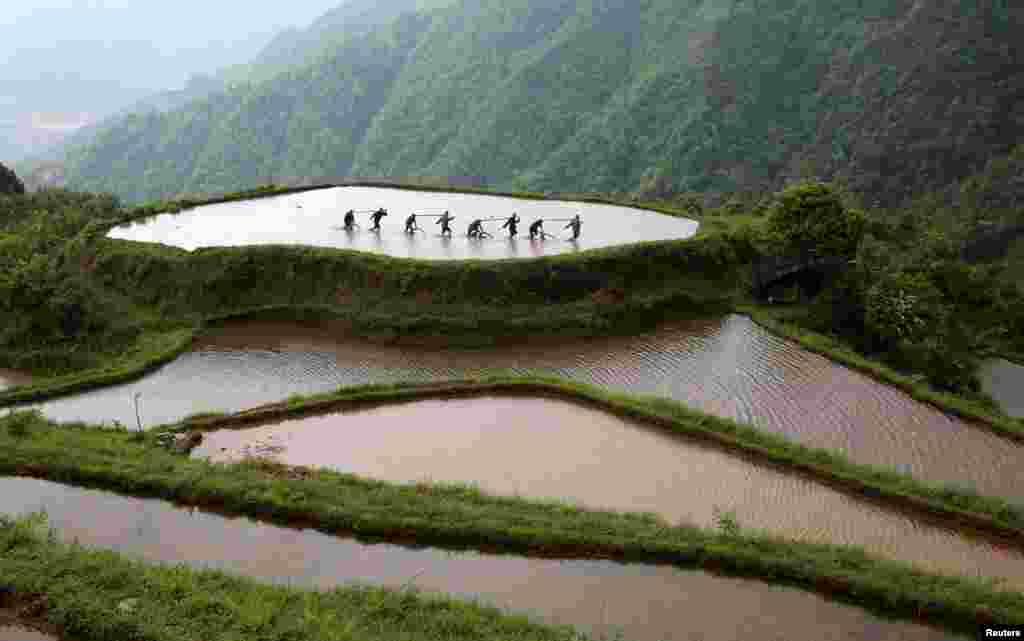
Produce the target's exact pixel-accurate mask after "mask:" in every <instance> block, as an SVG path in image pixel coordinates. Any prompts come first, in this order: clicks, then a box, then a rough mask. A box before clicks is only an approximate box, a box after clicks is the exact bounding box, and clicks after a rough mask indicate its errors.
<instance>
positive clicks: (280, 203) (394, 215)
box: [110, 187, 697, 259]
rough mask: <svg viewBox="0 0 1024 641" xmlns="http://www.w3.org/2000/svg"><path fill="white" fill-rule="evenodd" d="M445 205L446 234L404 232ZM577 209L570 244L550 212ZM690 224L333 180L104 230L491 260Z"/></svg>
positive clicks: (692, 228) (664, 234) (598, 208)
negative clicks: (507, 227) (509, 226)
mask: <svg viewBox="0 0 1024 641" xmlns="http://www.w3.org/2000/svg"><path fill="white" fill-rule="evenodd" d="M377 207H384V208H386V209H388V210H389V215H388V216H387V217H386V218H384V219H383V221H382V222H381V229H380V231H378V232H372V231H370V226H371V223H370V221H369V220H368V214H367V213H359V214H357V221H358V224H359V225H360V227H359V228H358V229H355V230H345V229H342V228H341V224H342V217H343V216H344V212H345V211H347V210H348V209H355V210H364V209H376V208H377ZM445 209H448V210H449V211H450V212H451V213H452V215H453V216H455V218H456V220H455V221H454V222H453V223H452V232H453V233H452V237H451V238H447V237H442V236H441V235H440V227H439V226H438V225H436V224H435V223H436V220H437V219H436V218H434V217H428V216H426V215H424V216H421V217H419V218H418V219H417V224H418V225H419V226H420V227H421V228H422V229H423V231H422V232H416V233H413V234H406V233H405V231H404V229H405V218H406V216H407V215H408V214H410V213H412V212H414V211H416V212H418V211H424V210H428V211H429V212H430V213H431V215H433V214H435V213H440V212H441V211H443V210H445ZM513 212H517V213H519V215H520V217H521V218H522V219H523V222H522V224H520V235H519V236H518V237H517V238H515V239H510V238H508V237H507V235H506V234H505V233H503V230H502V229H501V225H502V223H501V222H500V221H490V222H485V223H484V228H485V229H486V230H487V231H488V232H489V233H490V234H492V235H493V238H484V239H469V238H466V229H467V227H468V226H469V223H470V222H471V221H472V220H473V219H475V218H481V219H485V220H486V219H487V218H504V217H507V216H511V215H512V213H513ZM577 213H578V214H580V215H581V217H582V220H583V230H582V233H581V236H580V238H579V240H578V241H576V242H568V241H567V240H566V239H568V238H569V236H570V233H569V230H565V229H563V227H564V225H565V222H556V221H554V220H551V219H555V218H558V219H561V218H569V217H572V216H574V215H576V214H577ZM537 218H544V219H546V220H549V222H547V223H545V226H544V228H545V231H547V232H548V233H550V234H555V236H556V238H551V239H548V240H545V241H531V240H529V238H528V235H527V233H526V232H527V228H528V225H529V223H530V222H532V221H533V220H535V219H537ZM696 231H697V223H696V222H695V221H692V220H687V219H683V218H675V217H672V216H666V215H664V214H658V213H655V212H651V211H645V210H641V209H634V208H629V207H618V206H615V205H598V204H590V203H574V202H567V201H532V200H522V199H517V198H506V197H500V196H480V195H476V194H455V193H435V192H417V191H410V190H401V189H384V188H375V187H339V188H333V189H322V190H315V191H310V192H304V193H299V194H291V195H287V196H277V197H274V198H264V199H257V200H250V201H242V202H234V203H221V204H217V205H207V206H204V207H199V208H196V209H192V210H187V211H184V212H181V213H179V214H175V215H172V214H164V215H161V216H157V217H156V218H154V219H151V220H150V221H145V222H136V223H133V224H131V225H128V226H126V227H119V228H117V229H114V230H112V231H111V233H110V236H111V237H113V238H126V239H130V240H138V241H145V242H160V243H164V244H167V245H173V246H176V247H181V248H184V249H188V250H193V249H196V248H197V247H214V246H232V245H262V244H303V245H316V246H321V247H335V248H339V249H355V250H359V251H370V252H376V253H384V254H389V255H392V256H402V257H408V258H423V259H467V258H480V259H495V258H529V257H537V256H545V255H551V254H560V253H564V252H573V251H581V250H585V249H594V248H598V247H606V246H609V245H621V244H626V243H635V242H641V241H653V240H665V239H680V238H688V237H690V236H692V235H693V234H694V233H695V232H696Z"/></svg>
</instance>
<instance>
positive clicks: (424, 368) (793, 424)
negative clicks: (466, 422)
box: [42, 315, 1024, 500]
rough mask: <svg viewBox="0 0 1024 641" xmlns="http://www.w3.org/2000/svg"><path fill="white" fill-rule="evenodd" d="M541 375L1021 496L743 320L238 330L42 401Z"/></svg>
mask: <svg viewBox="0 0 1024 641" xmlns="http://www.w3.org/2000/svg"><path fill="white" fill-rule="evenodd" d="M496 370H497V371H511V372H514V373H519V374H525V373H544V374H555V375H559V376H564V377H567V378H572V379H576V380H580V381H584V382H587V383H591V384H594V385H598V386H601V387H607V388H610V389H615V390H624V391H628V392H634V393H642V394H653V395H657V396H662V397H667V398H672V399H675V400H678V401H681V402H684V403H687V404H689V405H691V406H693V407H696V408H699V409H702V410H704V411H707V412H709V413H713V414H717V415H721V416H726V417H729V418H736V419H739V420H742V421H748V422H751V423H754V424H756V425H758V426H759V427H762V428H764V429H767V430H771V431H774V432H778V433H781V434H784V435H786V436H787V437H790V438H793V439H794V440H797V441H799V442H802V443H806V444H808V445H811V446H815V447H822V448H827V449H831V450H837V451H840V452H844V453H845V454H846V455H847V456H849V457H850V458H851V459H853V460H854V461H857V462H862V463H869V464H875V465H884V466H888V467H892V468H896V466H897V465H906V466H908V467H907V468H905V469H908V470H909V471H910V472H912V473H913V474H914V475H915V476H917V477H919V478H921V479H924V480H926V481H940V482H954V483H959V484H964V485H970V486H974V487H975V488H977V489H978V491H980V492H982V493H985V494H991V495H997V496H1002V497H1006V498H1009V499H1010V500H1020V496H1021V480H1020V479H1021V477H1020V472H1019V470H1021V469H1024V448H1022V447H1021V446H1020V445H1017V444H1014V443H1011V442H1008V441H1007V440H1005V439H1002V438H999V437H998V436H995V435H994V434H992V433H990V432H989V431H987V430H985V429H983V428H980V427H977V426H972V425H971V424H970V423H967V422H965V421H962V420H960V419H957V418H954V417H951V416H948V415H946V414H943V413H942V412H941V411H939V410H937V409H935V408H933V407H931V406H930V405H926V404H923V403H919V402H917V401H915V400H913V399H912V398H910V397H909V396H908V395H907V394H905V393H903V392H901V391H899V390H897V389H895V388H892V387H889V386H886V385H884V384H881V383H878V382H876V381H874V380H872V379H870V378H868V377H867V376H864V375H862V374H860V373H858V372H855V371H853V370H850V369H847V368H845V367H842V366H840V365H837V364H835V363H832V362H831V361H829V360H828V359H825V358H823V357H821V356H818V355H817V354H813V353H811V352H808V351H806V350H804V349H802V348H800V347H799V346H798V345H796V344H794V343H791V342H789V341H786V340H784V339H781V338H778V337H776V336H773V335H771V334H769V333H768V332H766V331H764V330H763V329H761V328H760V327H758V326H757V325H755V324H754V323H753V322H751V321H750V320H749V319H748V318H746V317H743V316H738V315H730V316H727V317H724V318H720V319H715V320H703V321H687V322H678V323H670V324H665V325H663V326H661V327H660V328H659V329H657V330H655V331H651V332H646V333H642V334H639V335H636V336H627V337H604V338H592V339H587V340H573V341H566V340H565V339H563V338H560V337H557V336H552V337H545V336H537V337H535V338H533V339H531V340H530V341H529V342H527V343H523V344H517V345H513V346H507V347H499V348H489V349H486V350H459V349H451V350H438V349H431V348H420V347H410V346H400V345H375V344H370V343H366V342H363V341H359V340H355V339H352V338H350V337H347V336H345V335H344V333H343V332H341V331H340V330H336V329H334V328H332V326H330V325H321V326H318V325H311V324H297V323H253V322H244V321H239V322H234V323H231V324H228V325H225V326H224V327H222V328H219V329H216V330H212V331H211V332H210V333H208V334H207V335H206V336H204V337H203V338H202V339H200V340H199V341H198V342H197V343H196V345H195V346H194V350H193V351H192V352H190V353H188V354H185V355H183V356H181V357H180V358H178V359H176V360H175V361H174V362H172V363H170V364H168V365H167V366H165V367H163V368H161V369H160V370H158V371H156V372H154V373H153V374H151V375H149V376H147V377H145V378H144V379H141V380H139V381H135V382H133V383H129V384H126V385H119V386H114V387H109V388H105V389H100V390H95V391H91V392H87V393H84V394H81V395H78V396H75V397H69V398H64V399H56V400H53V401H49V402H47V403H44V404H43V406H42V407H43V410H44V412H45V413H46V414H47V415H48V416H50V417H52V418H54V419H56V420H63V421H70V420H87V421H93V422H103V421H111V420H118V421H121V422H122V423H124V424H126V425H134V424H135V413H134V410H133V409H132V403H131V398H132V395H133V394H134V393H136V392H141V393H142V398H141V408H142V418H143V422H144V424H145V425H149V426H152V425H156V424H159V423H165V422H171V421H174V420H178V419H181V418H183V417H184V416H186V415H188V414H192V413H196V412H205V411H239V410H242V409H245V408H248V407H253V406H255V405H259V404H262V403H268V402H273V401H279V400H282V399H284V398H287V397H288V396H290V395H292V394H311V393H316V392H325V391H329V390H332V389H335V388H337V387H338V386H341V385H358V384H364V383H371V382H392V381H402V380H411V381H430V380H438V379H445V378H462V377H467V376H475V375H479V374H481V373H484V372H486V371H496Z"/></svg>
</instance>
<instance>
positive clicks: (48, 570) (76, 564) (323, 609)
mask: <svg viewBox="0 0 1024 641" xmlns="http://www.w3.org/2000/svg"><path fill="white" fill-rule="evenodd" d="M0 550H3V551H4V553H3V554H2V555H0V597H2V596H3V594H2V592H3V590H6V591H7V592H8V595H7V597H6V598H7V600H13V601H14V602H15V604H17V603H18V600H21V601H22V602H23V603H24V602H34V603H45V604H46V605H45V607H44V608H43V612H41V613H40V614H41V616H42V617H45V618H46V619H47V620H48V621H49V622H50V623H52V624H55V625H57V626H58V628H59V629H60V630H61V631H62V632H63V633H64V634H66V635H68V636H73V637H75V638H77V639H80V640H81V641H114V640H118V641H120V640H124V639H135V640H139V641H189V640H195V641H212V640H214V639H217V640H218V641H235V640H237V641H253V640H256V639H268V640H269V639H276V640H281V641H284V640H292V641H299V640H305V639H309V640H316V641H321V640H323V641H327V640H332V641H333V640H337V641H348V640H353V641H354V640H356V639H359V640H360V641H399V640H401V641H406V640H408V641H414V640H415V641H421V640H422V641H434V640H437V641H440V640H444V641H458V640H460V639H465V640H467V641H468V640H471V639H472V640H476V639H495V640H499V639H500V640H509V641H513V640H518V639H522V640H524V641H525V640H527V639H529V640H531V641H533V640H536V641H544V640H549V639H550V640H552V641H556V640H557V641H570V640H574V639H581V638H582V637H581V636H580V635H578V634H577V633H576V632H574V631H573V630H572V629H570V628H568V627H564V626H560V627H555V626H546V625H540V624H537V623H534V622H531V621H529V620H527V619H526V618H525V617H522V616H516V615H509V614H505V613H502V612H501V611H499V610H497V609H495V608H489V607H484V606H481V605H478V604H474V603H470V602H467V601H458V600H455V599H451V598H446V597H443V596H439V595H434V594H426V593H421V592H418V591H416V590H414V589H404V590H393V589H385V588H376V587H368V586H352V587H343V588H338V589H335V590H332V591H330V592H312V591H305V590H298V589H294V588H289V587H282V586H269V585H261V584H259V583H256V582H254V581H252V580H249V579H245V578H241V577H234V576H230V575H227V574H224V573H222V572H218V571H212V570H204V571H199V570H193V569H190V568H188V567H186V566H169V565H148V564H144V563H140V562H137V561H132V560H128V559H126V558H124V557H121V556H118V555H116V554H114V553H111V552H103V551H91V550H87V549H84V548H81V547H78V546H72V545H64V544H61V543H57V542H55V541H54V540H53V539H52V538H51V537H48V536H47V534H46V532H45V531H43V529H42V528H41V527H40V522H39V521H32V520H30V519H21V520H18V521H10V520H7V519H4V518H2V517H0ZM11 591H13V592H14V594H11ZM30 597H31V598H30ZM40 597H41V598H40ZM129 600H134V601H129ZM120 606H124V607H120Z"/></svg>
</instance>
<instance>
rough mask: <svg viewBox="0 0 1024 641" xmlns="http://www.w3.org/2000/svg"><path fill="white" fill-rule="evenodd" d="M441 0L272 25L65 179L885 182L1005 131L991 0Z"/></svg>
mask: <svg viewBox="0 0 1024 641" xmlns="http://www.w3.org/2000/svg"><path fill="white" fill-rule="evenodd" d="M349 4H352V5H353V7H356V8H358V7H359V6H362V4H359V5H358V6H357V5H356V3H349ZM408 4H409V5H412V4H413V3H408ZM446 4H450V3H449V2H443V1H441V0H437V1H436V2H431V3H424V2H418V3H416V5H417V9H418V10H417V11H416V12H409V13H405V14H403V15H401V16H400V17H397V18H396V16H395V13H394V12H390V13H389V12H388V11H384V12H377V13H375V12H373V11H370V9H368V8H366V7H364V8H363V9H360V11H362V13H357V14H352V15H347V14H346V16H347V17H345V19H344V20H341V21H340V23H339V24H349V23H352V24H357V26H358V28H354V29H353V30H352V33H351V34H350V35H348V36H346V37H342V38H339V37H336V36H335V35H334V34H335V32H333V31H331V30H330V21H329V20H326V21H325V22H323V23H322V24H321V27H319V28H320V29H321V31H320V32H316V33H313V32H311V33H310V34H305V35H301V34H300V35H296V34H292V35H290V36H283V37H282V39H280V40H279V41H278V42H277V43H276V45H275V49H274V50H272V51H271V50H268V51H267V52H266V56H265V59H263V60H262V62H257V63H254V65H253V66H252V67H251V68H249V69H248V70H247V72H246V75H245V76H244V82H237V83H235V84H233V85H230V87H229V88H226V89H224V90H222V91H219V92H215V93H213V94H212V95H210V96H208V97H206V98H204V99H201V100H197V101H194V102H191V103H189V104H186V105H184V106H181V107H180V108H177V109H174V110H172V111H169V112H167V113H162V114H160V113H151V114H141V115H136V116H133V117H131V118H128V119H125V120H123V121H121V122H120V123H118V124H116V125H115V126H113V127H110V128H107V129H106V130H105V131H103V132H102V133H101V134H100V135H99V136H98V137H97V138H96V139H95V140H94V141H93V143H92V144H90V145H87V146H86V147H84V148H83V149H81V150H79V151H78V152H76V153H74V154H72V156H71V157H70V158H69V164H68V179H69V181H70V183H69V184H71V185H74V186H76V187H77V188H83V189H89V190H94V191H113V192H114V193H117V194H119V195H121V196H122V197H124V198H128V199H132V200H137V199H138V200H144V199H153V198H163V197H167V196H170V195H176V194H181V193H193V192H218V191H230V190H235V189H241V188H246V187H252V186H255V185H257V184H260V183H262V182H266V181H267V179H268V178H270V177H274V178H289V177H295V178H308V177H320V176H324V175H327V176H332V177H335V176H344V175H357V176H365V177H373V176H393V177H403V176H417V175H419V176H467V175H472V176H484V177H487V178H488V179H489V180H490V181H491V182H492V184H494V185H496V186H499V187H519V188H530V189H534V190H550V191H577V192H578V191H598V192H621V191H631V190H634V189H636V188H637V187H639V186H641V185H646V186H655V187H657V191H660V192H662V193H667V192H670V191H671V192H682V191H708V190H713V191H736V190H754V189H760V190H773V189H776V188H778V187H779V186H780V185H781V184H783V182H785V180H786V179H788V178H794V177H797V176H800V175H805V174H810V175H816V176H823V177H829V176H833V175H836V174H842V175H845V176H847V177H848V179H849V181H850V185H851V188H853V189H854V190H855V191H858V192H863V193H869V194H871V195H872V196H873V197H877V198H880V199H882V200H900V199H901V198H903V197H904V196H905V195H906V194H907V193H911V192H920V191H923V190H924V189H925V188H929V189H930V188H941V187H945V186H946V185H948V184H950V183H951V182H953V181H955V180H957V179H959V178H961V177H963V176H964V175H965V174H967V173H969V172H971V171H974V170H977V169H980V168H981V167H982V166H983V165H984V163H985V162H986V161H988V159H989V158H991V157H993V156H995V155H998V154H1001V153H1004V152H1005V151H1007V150H1008V149H1009V147H1010V145H1011V144H1012V143H1013V141H1014V140H1016V139H1019V138H1020V134H1021V133H1024V130H1022V127H1024V118H1022V117H1021V110H1022V109H1024V101H1022V100H1020V99H1019V98H1020V95H1021V91H1022V90H1024V87H1022V84H1021V83H1022V80H1021V76H1020V75H1019V74H1014V73H1013V72H1012V70H1014V69H1019V68H1021V67H1022V66H1024V48H1021V47H1016V46H1014V43H1015V40H1014V37H1015V36H1014V32H1013V29H1012V26H1013V25H1014V24H1021V23H1022V22H1024V8H1019V7H1016V6H1012V5H1014V3H1011V2H1009V1H1008V0H996V1H995V2H987V3H983V4H984V6H983V7H979V6H977V3H974V2H968V1H967V0H954V1H953V2H951V3H940V4H929V3H924V4H922V3H917V2H912V1H911V0H899V1H897V2H892V1H890V0H862V1H861V2H857V3H852V2H842V1H840V0H759V1H758V2H751V1H749V0H744V1H740V2H737V1H735V0H694V1H693V2H678V1H677V0H646V1H645V2H623V1H622V0H555V1H552V0H514V1H507V0H506V1H499V0H485V1H483V2H481V1H479V0H472V1H470V0H463V1H461V2H454V4H452V6H450V7H446V6H443V5H446ZM345 6H346V7H347V6H348V4H346V5H345ZM402 6H405V5H402ZM424 7H426V8H424ZM407 8H411V7H407ZM357 18H358V19H361V20H362V21H361V22H359V21H358V20H356V19H357ZM353 20H356V22H355V23H353V22H352V21H353ZM317 33H319V34H320V35H316V34H317ZM300 36H301V37H300ZM314 36H315V37H314ZM316 43H320V44H319V46H322V47H323V48H322V49H317V48H316V46H317V45H316ZM275 52H276V53H275ZM311 56H312V57H311ZM317 56H319V57H317ZM302 61H307V62H306V66H300V67H297V68H296V67H292V68H290V69H287V70H285V71H282V69H286V68H288V65H294V64H301V63H302ZM261 65H262V66H261ZM261 68H262V69H263V70H264V72H263V73H261V72H260V69H261ZM275 74H276V75H275ZM954 77H955V78H956V83H955V85H951V82H950V79H951V78H954ZM951 86H956V87H957V91H958V93H957V96H956V99H955V100H951V99H950V95H949V91H950V87H951ZM895 96H899V99H898V100H897V99H894V97H895Z"/></svg>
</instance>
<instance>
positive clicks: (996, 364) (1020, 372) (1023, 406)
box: [978, 358, 1024, 417]
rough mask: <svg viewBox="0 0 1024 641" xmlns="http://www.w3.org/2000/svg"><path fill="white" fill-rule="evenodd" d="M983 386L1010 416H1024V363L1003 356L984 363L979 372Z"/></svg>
mask: <svg viewBox="0 0 1024 641" xmlns="http://www.w3.org/2000/svg"><path fill="white" fill-rule="evenodd" d="M978 377H979V378H980V379H981V388H982V390H984V391H985V393H986V394H988V395H989V396H991V397H992V398H994V399H995V400H996V402H997V403H999V406H1000V407H1001V408H1002V409H1003V411H1004V412H1006V413H1007V414H1009V415H1010V416H1019V417H1024V365H1018V364H1016V363H1012V362H1010V361H1008V360H1004V359H1001V358H997V359H993V360H991V361H988V362H986V363H984V364H983V365H982V367H981V371H979V372H978Z"/></svg>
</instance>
